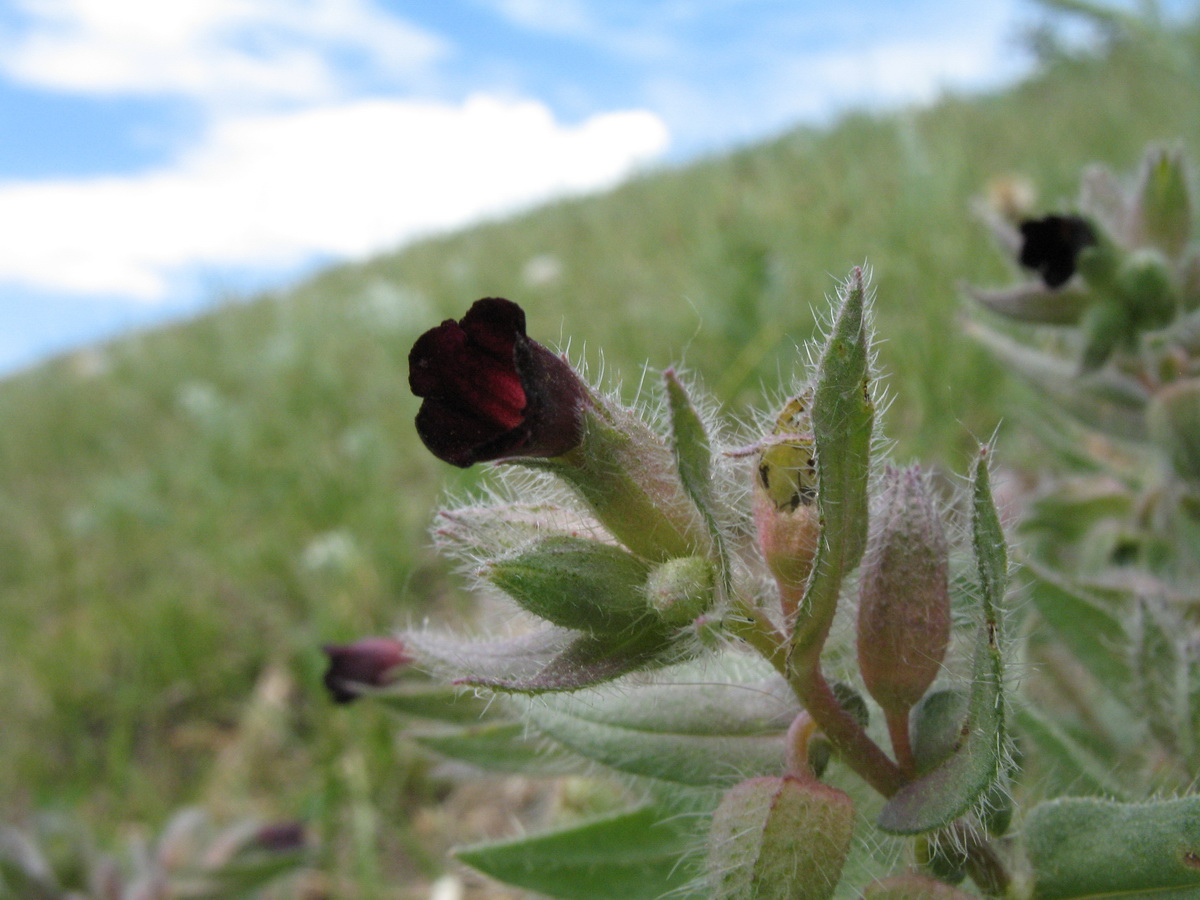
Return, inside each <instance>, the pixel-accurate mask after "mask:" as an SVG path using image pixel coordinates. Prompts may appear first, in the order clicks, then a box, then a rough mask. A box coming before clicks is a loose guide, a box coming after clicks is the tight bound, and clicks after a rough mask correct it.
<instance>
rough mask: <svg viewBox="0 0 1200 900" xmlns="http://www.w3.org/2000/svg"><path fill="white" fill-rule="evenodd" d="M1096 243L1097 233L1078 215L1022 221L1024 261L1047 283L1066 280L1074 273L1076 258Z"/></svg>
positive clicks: (1053, 286) (1064, 282)
mask: <svg viewBox="0 0 1200 900" xmlns="http://www.w3.org/2000/svg"><path fill="white" fill-rule="evenodd" d="M1095 243H1096V233H1095V232H1094V231H1093V230H1092V226H1091V225H1089V224H1088V223H1087V221H1086V220H1084V219H1081V218H1079V216H1058V215H1049V216H1046V217H1045V218H1044V219H1027V220H1026V221H1024V222H1022V223H1021V255H1020V257H1019V260H1020V263H1021V265H1023V266H1025V268H1027V269H1033V270H1034V271H1036V272H1037V273H1038V274H1039V275H1041V276H1042V281H1044V282H1045V283H1046V287H1050V288H1056V287H1062V285H1064V284H1066V283H1067V282H1068V281H1069V280H1070V278H1071V276H1072V275H1074V274H1075V261H1076V260H1077V259H1078V258H1079V254H1080V252H1081V251H1082V250H1083V249H1084V248H1085V247H1091V246H1092V245H1094V244H1095Z"/></svg>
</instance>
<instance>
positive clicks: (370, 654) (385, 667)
mask: <svg viewBox="0 0 1200 900" xmlns="http://www.w3.org/2000/svg"><path fill="white" fill-rule="evenodd" d="M322 649H323V650H324V651H325V655H326V656H328V657H329V668H328V669H327V670H326V671H325V679H324V682H325V687H326V688H327V689H328V690H329V693H330V694H331V695H332V696H333V700H334V702H335V703H349V702H351V701H352V700H356V699H358V695H359V691H358V688H357V687H356V686H358V685H367V686H369V687H386V686H387V685H388V684H391V682H392V681H394V680H395V670H396V669H398V668H400V667H401V666H406V665H408V664H409V663H410V662H412V657H411V656H409V655H408V652H407V651H406V650H405V647H404V644H403V643H401V642H400V641H398V640H396V639H395V638H388V637H369V638H362V639H361V640H357V641H355V642H354V643H352V644H326V645H325V646H324V647H323V648H322Z"/></svg>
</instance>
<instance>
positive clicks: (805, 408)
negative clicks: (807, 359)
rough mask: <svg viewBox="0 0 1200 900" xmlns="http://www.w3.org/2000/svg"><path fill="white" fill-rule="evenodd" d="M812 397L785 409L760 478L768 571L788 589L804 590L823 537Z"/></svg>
mask: <svg viewBox="0 0 1200 900" xmlns="http://www.w3.org/2000/svg"><path fill="white" fill-rule="evenodd" d="M811 404H812V395H811V393H806V394H803V395H800V396H797V397H793V398H792V399H791V400H789V401H788V403H787V405H786V406H784V408H783V411H782V412H781V413H780V414H779V417H778V419H777V420H776V423H775V429H774V431H773V432H772V434H771V435H769V436H768V437H767V438H765V439H764V440H763V442H762V445H761V449H760V450H759V454H758V468H757V469H756V471H755V478H754V525H755V530H756V532H757V535H758V545H759V548H760V549H761V550H762V554H763V559H764V560H766V563H767V568H768V569H770V571H771V574H772V575H774V576H775V578H776V580H778V581H779V582H780V584H782V585H786V586H790V587H794V588H801V587H803V586H804V583H805V582H806V581H807V580H808V576H809V573H810V572H811V571H812V565H813V559H814V557H815V556H816V553H817V540H818V538H819V537H820V533H821V527H820V516H819V514H818V511H817V506H816V500H817V450H816V443H815V441H814V440H813V436H812V422H811V420H810V418H809V408H810V406H811Z"/></svg>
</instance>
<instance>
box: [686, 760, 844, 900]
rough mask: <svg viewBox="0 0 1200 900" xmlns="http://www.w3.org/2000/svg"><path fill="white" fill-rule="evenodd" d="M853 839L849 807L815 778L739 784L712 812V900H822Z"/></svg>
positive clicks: (829, 892) (836, 877) (766, 779)
mask: <svg viewBox="0 0 1200 900" xmlns="http://www.w3.org/2000/svg"><path fill="white" fill-rule="evenodd" d="M853 836H854V805H853V803H852V802H851V800H850V797H849V796H847V795H846V794H845V793H843V792H842V791H839V790H837V789H835V788H832V787H829V786H828V785H825V784H822V783H821V782H819V781H817V780H816V779H814V778H810V777H798V776H796V775H785V776H782V777H761V778H752V779H750V780H749V781H743V782H742V783H741V784H739V785H737V786H736V787H733V788H731V789H730V790H729V791H728V792H726V794H725V796H724V797H723V798H722V799H721V803H720V805H719V806H718V807H717V809H716V812H715V813H713V819H712V825H711V828H710V831H709V842H708V878H709V896H710V897H711V898H713V900H828V898H829V897H832V896H833V892H834V890H835V888H836V887H837V883H838V880H839V879H840V878H841V873H842V866H843V865H844V864H845V862H846V856H847V854H848V853H849V852H850V844H851V840H852V838H853Z"/></svg>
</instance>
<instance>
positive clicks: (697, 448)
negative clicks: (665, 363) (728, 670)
mask: <svg viewBox="0 0 1200 900" xmlns="http://www.w3.org/2000/svg"><path fill="white" fill-rule="evenodd" d="M663 379H664V381H666V384H667V405H668V407H669V409H670V411H671V452H672V453H673V454H674V456H675V468H676V470H677V471H678V473H679V481H680V483H681V484H682V485H683V490H684V492H685V493H686V494H687V495H688V497H690V498H691V500H692V502H693V503H694V504H696V508H697V509H698V510H699V511H700V515H701V516H703V517H704V524H705V525H706V526H707V528H708V533H709V536H710V537H711V538H712V542H713V546H714V547H715V548H716V550H717V556H718V558H719V559H720V561H721V582H722V584H723V585H724V586H725V588H726V589H727V590H728V588H729V586H730V580H729V579H730V575H731V573H730V569H729V555H728V551H727V549H726V547H725V534H724V532H723V531H722V529H721V525H720V520H719V517H718V514H717V509H718V507H717V504H716V502H715V500H714V499H713V487H712V448H711V447H710V445H709V440H708V434H707V432H706V431H705V429H704V421H703V420H702V419H701V418H700V414H699V413H698V412H696V407H695V406H693V405H692V401H691V398H690V397H688V395H687V391H686V390H685V389H684V387H683V385H682V384H681V383H680V381H679V378H678V377H677V376H676V374H675V370H674V369H667V371H666V372H664V373H663Z"/></svg>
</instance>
